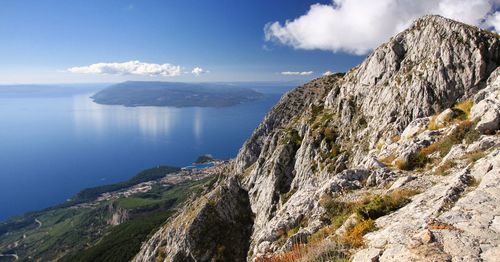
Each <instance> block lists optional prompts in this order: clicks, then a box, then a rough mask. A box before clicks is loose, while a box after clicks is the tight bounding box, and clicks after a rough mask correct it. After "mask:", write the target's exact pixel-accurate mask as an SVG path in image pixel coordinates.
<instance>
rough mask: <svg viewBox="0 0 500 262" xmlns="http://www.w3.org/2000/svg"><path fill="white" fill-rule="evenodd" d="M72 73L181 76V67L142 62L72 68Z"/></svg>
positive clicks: (70, 70) (99, 64) (70, 69)
mask: <svg viewBox="0 0 500 262" xmlns="http://www.w3.org/2000/svg"><path fill="white" fill-rule="evenodd" d="M68 71H69V72H71V73H79V74H107V75H141V76H179V75H181V67H180V66H178V65H171V64H149V63H144V62H140V61H128V62H124V63H97V64H92V65H88V66H80V67H71V68H69V69H68Z"/></svg>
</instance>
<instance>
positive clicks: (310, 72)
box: [281, 71, 314, 76]
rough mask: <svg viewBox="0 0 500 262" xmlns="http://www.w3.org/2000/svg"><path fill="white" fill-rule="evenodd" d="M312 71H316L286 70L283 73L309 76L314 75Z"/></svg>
mask: <svg viewBox="0 0 500 262" xmlns="http://www.w3.org/2000/svg"><path fill="white" fill-rule="evenodd" d="M312 73H314V72H313V71H304V72H292V71H285V72H281V74H282V75H286V76H308V75H312Z"/></svg>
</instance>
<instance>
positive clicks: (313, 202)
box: [135, 16, 500, 261]
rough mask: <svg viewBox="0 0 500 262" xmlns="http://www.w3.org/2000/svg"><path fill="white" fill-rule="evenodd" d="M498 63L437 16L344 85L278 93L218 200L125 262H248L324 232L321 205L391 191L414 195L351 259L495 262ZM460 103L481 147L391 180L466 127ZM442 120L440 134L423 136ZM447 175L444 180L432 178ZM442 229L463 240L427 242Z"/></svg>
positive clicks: (453, 152)
mask: <svg viewBox="0 0 500 262" xmlns="http://www.w3.org/2000/svg"><path fill="white" fill-rule="evenodd" d="M499 63H500V42H499V39H498V37H497V36H495V35H494V34H492V33H489V32H486V31H482V30H480V29H478V28H475V27H472V26H468V25H465V24H462V23H459V22H455V21H452V20H449V19H445V18H442V17H439V16H426V17H423V18H420V19H418V20H416V21H415V22H414V23H413V25H411V26H410V27H409V28H408V29H407V30H405V31H403V32H401V33H400V34H398V35H396V36H394V37H393V38H391V40H390V41H389V42H387V43H386V44H384V45H382V46H380V47H379V48H377V49H376V50H375V51H374V52H373V53H372V54H371V55H370V56H368V57H367V59H366V60H365V61H364V62H363V63H362V64H361V65H359V66H358V67H356V68H354V69H352V70H351V71H349V72H347V73H346V74H336V75H332V76H325V77H321V78H318V79H316V80H313V81H311V82H310V83H307V84H305V85H303V86H301V87H298V88H296V89H294V90H292V91H290V92H288V93H287V94H285V95H284V96H283V97H282V98H281V100H280V101H279V102H278V104H277V105H276V106H275V107H274V108H273V109H272V110H271V112H269V113H268V114H267V116H266V117H265V119H264V120H263V122H262V123H261V124H260V125H259V126H258V127H257V128H256V129H255V131H254V133H253V134H252V136H251V137H250V138H249V139H248V140H247V141H246V142H245V144H244V145H243V147H242V148H241V150H240V152H239V154H238V156H237V157H236V159H235V160H234V163H233V168H232V170H230V171H228V172H226V173H225V174H224V176H222V178H221V179H220V180H219V182H218V184H217V186H216V187H215V189H213V190H212V191H211V192H208V193H206V194H205V195H203V196H201V197H199V198H198V199H195V200H193V201H192V202H191V203H190V204H189V205H187V206H186V207H184V208H183V209H182V210H181V211H180V212H179V213H178V214H177V216H175V218H172V219H171V220H169V221H168V222H167V223H166V225H165V226H164V227H162V228H161V229H160V230H159V231H158V232H156V233H155V234H154V236H153V237H152V238H151V239H150V240H149V241H147V242H146V243H143V246H142V249H141V252H140V253H139V254H138V255H137V256H136V258H135V261H210V260H216V259H219V258H225V259H226V261H242V260H247V261H251V260H256V261H258V260H259V259H263V258H266V257H270V256H271V257H272V256H276V255H279V254H281V253H284V252H287V251H289V250H290V249H292V248H293V247H294V246H296V245H297V244H305V243H307V242H308V241H309V239H310V238H311V237H312V236H313V235H314V234H315V233H317V232H318V231H319V230H320V229H322V228H325V227H327V226H329V223H330V222H331V221H328V219H326V216H327V213H328V212H327V210H326V209H325V207H324V206H323V205H322V204H321V203H322V201H323V200H324V199H330V198H335V199H338V200H339V201H343V202H349V203H351V202H356V201H360V199H362V198H363V196H364V195H367V194H368V195H370V194H371V195H379V194H389V193H391V192H393V191H396V190H401V189H418V190H419V191H421V193H420V194H418V195H417V196H415V197H414V198H413V199H412V202H411V203H409V204H408V205H407V206H405V207H403V208H401V209H399V210H398V211H396V212H394V213H392V214H390V215H387V216H383V217H381V218H378V219H377V220H376V224H377V227H378V228H379V230H377V231H375V232H372V233H369V234H368V235H366V242H367V247H366V249H362V250H359V252H357V253H356V252H354V251H356V250H352V252H351V253H355V255H354V256H353V259H354V261H426V260H425V259H426V257H425V255H426V254H432V256H430V257H427V258H430V259H431V260H434V261H447V260H449V259H451V258H456V257H457V253H456V252H458V250H459V249H461V248H463V249H467V250H470V252H471V253H470V254H471V259H476V258H482V259H485V260H487V259H490V258H493V257H495V256H496V255H498V253H499V251H498V246H499V243H498V241H497V240H498V234H497V235H496V236H494V235H493V232H496V231H495V230H498V227H500V226H499V225H500V218H497V217H496V216H494V215H493V214H495V212H496V214H498V210H497V207H494V206H493V203H495V201H497V202H496V203H497V204H498V203H499V202H498V201H499V200H498V195H497V193H498V192H497V190H498V189H499V187H498V185H497V184H496V183H497V182H498V181H497V180H498V178H499V177H500V175H499V174H498V170H499V167H498V165H496V164H491V163H493V162H495V161H498V157H499V154H498V152H497V151H498V150H497V148H498V144H499V143H498V135H496V132H497V131H498V129H499V126H498V116H499V115H498V113H499V111H498V107H499V100H498V98H499V91H498V90H499V84H498V83H500V82H499V81H500V79H499V75H500V73H499V72H498V69H497V67H498V64H499ZM488 79H489V80H488ZM465 100H472V101H473V102H474V106H473V107H472V110H471V112H470V116H471V119H469V120H466V122H467V123H469V122H471V123H477V124H476V125H475V126H474V129H477V130H478V131H477V132H480V134H479V133H478V134H476V133H473V132H471V133H470V135H469V136H467V139H465V138H463V140H464V142H462V141H455V140H453V143H455V144H456V145H453V146H452V147H451V148H449V149H447V150H446V151H445V150H441V151H442V152H439V151H436V152H433V153H432V154H431V155H429V156H428V157H429V158H431V159H434V160H436V162H437V164H436V167H435V168H434V169H432V167H431V170H424V171H415V170H410V171H407V170H398V168H397V166H398V165H399V164H401V163H408V162H411V161H414V160H415V155H416V154H417V153H418V152H420V151H421V150H423V149H424V148H427V147H429V146H430V145H432V144H435V143H437V142H439V141H442V140H443V139H445V138H447V137H449V136H450V135H451V134H456V133H457V131H456V130H458V129H460V128H463V127H462V126H463V125H461V124H460V123H458V122H453V121H458V120H457V119H455V118H456V114H455V111H454V110H452V109H451V108H452V107H453V106H454V105H455V104H457V103H458V102H461V101H465ZM447 109H449V110H447ZM443 111H445V113H442V112H443ZM439 113H441V115H440V116H439V117H434V118H440V119H439V121H441V122H442V123H441V125H443V127H442V128H440V129H433V130H431V129H430V128H429V123H430V122H431V120H432V119H433V117H431V116H433V115H435V116H437V115H438V114H439ZM462 124H463V123H462ZM468 130H469V129H467V131H468ZM481 135H482V136H481ZM461 139H462V137H461ZM469 140H474V141H469ZM466 141H468V142H466ZM478 149H480V150H483V151H484V152H485V153H484V154H486V155H483V154H481V152H480V151H478ZM495 152H496V153H495ZM445 153H446V156H440V154H445ZM438 159H439V161H437V160H438ZM443 159H446V160H443ZM477 159H480V160H478V161H477V162H476V164H475V165H472V164H470V163H469V162H471V161H476V160H477ZM451 162H453V167H451V169H450V170H447V171H446V172H447V173H449V175H448V176H444V175H441V176H438V175H433V174H434V173H436V172H438V167H439V170H442V169H444V166H446V165H448V166H452V165H451V164H450V163H451ZM471 163H472V162H471ZM402 166H403V165H402ZM407 166H408V165H407ZM401 169H406V168H401ZM474 181H476V182H474ZM477 181H480V183H479V186H476V184H477ZM474 192H476V193H474ZM483 200H484V201H485V202H484V203H487V205H486V206H483V205H478V204H477V203H476V205H475V206H474V204H473V203H475V202H474V201H479V202H481V203H483V202H482V201H483ZM450 206H456V208H455V209H454V207H453V208H450ZM497 206H498V205H497ZM469 208H471V209H469ZM471 210H472V211H471ZM476 211H477V212H476ZM453 212H455V213H453ZM469 217H474V218H475V219H476V220H475V221H467V219H466V218H469ZM349 221H350V222H352V223H357V221H358V218H356V217H352V218H351V219H349ZM346 223H347V222H346ZM447 223H449V224H451V225H453V227H454V228H460V230H457V231H452V230H450V232H444V231H442V230H441V231H437V230H436V228H437V227H439V228H440V227H442V226H440V225H443V224H446V225H447ZM350 227H351V226H349V225H347V224H345V226H343V227H341V228H342V230H340V231H338V233H334V234H343V233H342V232H346V230H349V228H350ZM462 237H463V238H462ZM459 238H460V239H463V240H464V241H462V242H460V241H459V242H460V243H458V242H457V243H455V241H457V239H459ZM483 238H484V239H483ZM328 241H330V240H328ZM479 242H480V243H485V244H484V245H483V244H481V245H478V244H477V243H479ZM324 243H326V242H324ZM328 243H330V244H331V241H330V242H328ZM453 243H455V244H453ZM330 244H329V245H330ZM183 259H184V260H183ZM472 261H474V260H472Z"/></svg>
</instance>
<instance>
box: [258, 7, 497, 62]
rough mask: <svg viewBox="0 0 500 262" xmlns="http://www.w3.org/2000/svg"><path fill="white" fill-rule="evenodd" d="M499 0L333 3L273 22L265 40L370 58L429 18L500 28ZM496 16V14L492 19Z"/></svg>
mask: <svg viewBox="0 0 500 262" xmlns="http://www.w3.org/2000/svg"><path fill="white" fill-rule="evenodd" d="M499 4H500V0H418V1H415V0H376V1H374V0H332V2H331V3H330V4H314V5H312V6H311V7H310V9H309V11H308V12H307V13H306V14H305V15H302V16H300V17H298V18H295V19H293V20H291V21H290V20H287V21H286V22H285V23H284V24H281V23H280V22H272V23H268V24H266V25H265V27H264V32H265V39H266V41H276V42H279V43H282V44H285V45H289V46H292V47H293V48H296V49H306V50H312V49H319V50H328V51H333V52H338V51H343V52H348V53H354V54H366V53H368V52H369V51H370V50H372V49H373V48H375V47H377V46H378V45H380V44H381V43H383V42H385V41H387V40H388V39H389V38H390V37H391V36H392V35H394V34H396V33H398V32H400V31H402V30H403V29H404V28H406V27H408V26H409V25H410V24H411V22H412V21H413V20H414V19H416V18H418V17H420V16H422V15H426V14H438V15H442V16H445V17H448V18H451V19H455V20H459V21H462V22H464V23H468V24H473V25H478V26H482V27H494V28H495V29H496V30H497V31H498V30H500V12H498V11H497V12H495V11H496V10H497V9H496V8H497V7H498V5H499ZM492 13H494V14H493V15H492Z"/></svg>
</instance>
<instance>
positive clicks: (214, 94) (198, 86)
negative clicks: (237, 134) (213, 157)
mask: <svg viewBox="0 0 500 262" xmlns="http://www.w3.org/2000/svg"><path fill="white" fill-rule="evenodd" d="M262 97H263V94H262V93H259V92H257V91H255V90H252V89H250V88H243V87H237V86H231V85H225V84H208V83H175V82H144V81H128V82H123V83H119V84H115V85H112V86H109V87H107V88H105V89H103V90H101V91H99V92H97V93H96V94H94V95H93V96H92V97H91V98H92V99H93V100H94V102H96V103H98V104H104V105H123V106H129V107H134V106H171V107H227V106H233V105H237V104H241V103H245V102H250V101H254V100H257V99H260V98H262Z"/></svg>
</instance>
